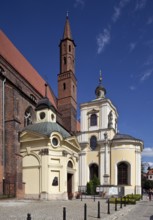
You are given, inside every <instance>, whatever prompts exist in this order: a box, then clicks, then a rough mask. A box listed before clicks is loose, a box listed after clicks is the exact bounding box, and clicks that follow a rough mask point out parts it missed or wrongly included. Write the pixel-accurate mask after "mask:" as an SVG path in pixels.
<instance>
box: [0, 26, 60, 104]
mask: <svg viewBox="0 0 153 220" xmlns="http://www.w3.org/2000/svg"><path fill="white" fill-rule="evenodd" d="M0 55H1V56H2V57H3V58H4V59H5V60H6V61H7V62H8V63H10V64H11V65H12V66H13V67H14V69H15V70H17V72H18V73H19V74H20V75H21V76H22V77H24V78H25V79H26V80H27V81H28V82H29V83H30V84H31V85H32V86H33V87H34V88H35V89H36V90H37V91H38V92H39V93H40V94H41V95H42V96H44V95H45V87H44V85H45V81H44V79H43V78H42V77H41V76H40V75H39V73H38V72H37V71H36V70H35V69H34V68H33V67H32V65H31V64H30V63H29V62H28V61H27V60H26V59H25V57H24V56H23V55H22V54H21V53H20V52H19V50H18V49H17V48H16V47H15V46H14V45H13V43H12V42H11V41H10V40H9V39H8V38H7V37H6V35H5V34H4V33H3V32H2V31H1V30H0ZM47 94H48V98H49V100H50V101H51V103H52V104H53V105H54V107H55V108H57V105H56V101H55V96H54V94H52V92H51V91H48V93H47Z"/></svg>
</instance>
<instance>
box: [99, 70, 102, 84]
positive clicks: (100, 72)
mask: <svg viewBox="0 0 153 220" xmlns="http://www.w3.org/2000/svg"><path fill="white" fill-rule="evenodd" d="M101 82H102V71H101V70H100V71H99V84H100V85H101Z"/></svg>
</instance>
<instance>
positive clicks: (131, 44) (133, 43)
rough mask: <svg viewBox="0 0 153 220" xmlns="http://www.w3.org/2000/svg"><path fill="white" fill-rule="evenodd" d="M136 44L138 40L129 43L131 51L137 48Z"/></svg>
mask: <svg viewBox="0 0 153 220" xmlns="http://www.w3.org/2000/svg"><path fill="white" fill-rule="evenodd" d="M136 44H137V43H136V42H132V43H130V44H129V48H130V49H129V50H130V52H132V51H133V50H134V49H135V47H136Z"/></svg>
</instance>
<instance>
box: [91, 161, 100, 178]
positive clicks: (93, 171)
mask: <svg viewBox="0 0 153 220" xmlns="http://www.w3.org/2000/svg"><path fill="white" fill-rule="evenodd" d="M89 169H90V180H92V179H93V178H94V177H95V176H96V177H97V178H98V165H97V164H95V163H93V164H91V165H90V167H89Z"/></svg>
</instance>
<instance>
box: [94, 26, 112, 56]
mask: <svg viewBox="0 0 153 220" xmlns="http://www.w3.org/2000/svg"><path fill="white" fill-rule="evenodd" d="M110 38H111V37H110V30H109V29H106V28H105V29H104V30H103V33H100V34H99V35H98V37H97V45H98V49H97V53H98V54H100V53H101V52H102V51H103V50H104V48H105V46H106V45H107V44H109V42H110Z"/></svg>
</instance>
